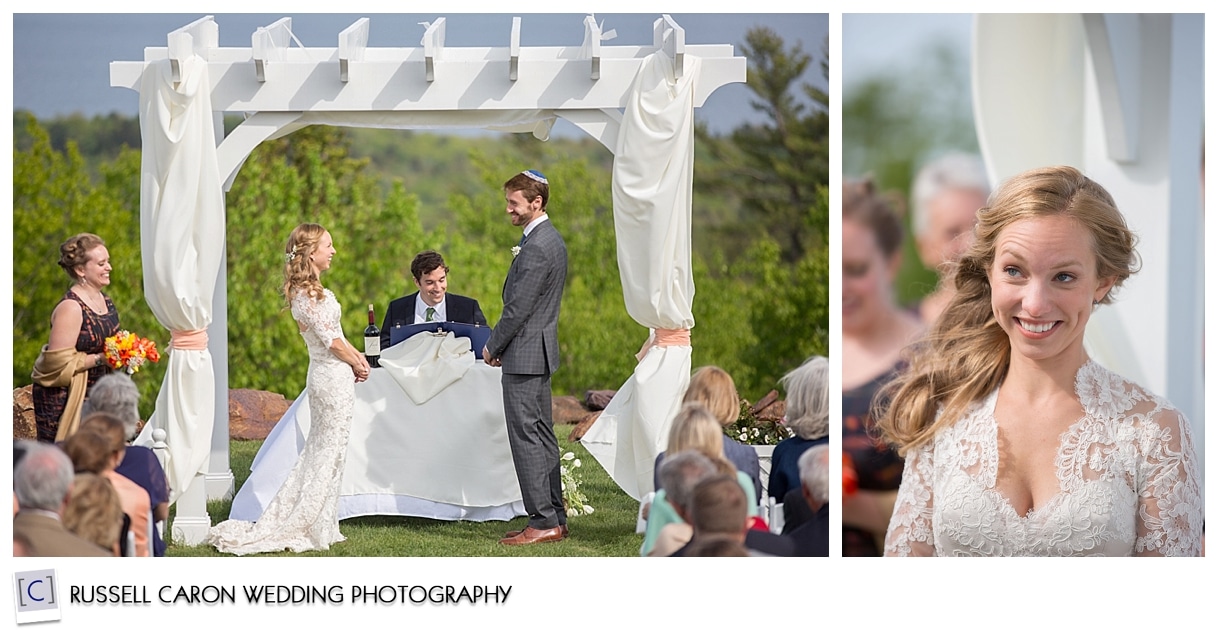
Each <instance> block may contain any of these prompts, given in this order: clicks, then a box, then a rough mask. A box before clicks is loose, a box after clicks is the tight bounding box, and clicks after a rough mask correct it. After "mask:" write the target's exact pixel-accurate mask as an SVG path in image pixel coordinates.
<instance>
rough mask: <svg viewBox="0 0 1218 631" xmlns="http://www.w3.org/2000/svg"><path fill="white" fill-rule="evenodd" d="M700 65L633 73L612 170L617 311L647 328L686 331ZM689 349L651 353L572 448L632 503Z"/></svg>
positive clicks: (684, 377)
mask: <svg viewBox="0 0 1218 631" xmlns="http://www.w3.org/2000/svg"><path fill="white" fill-rule="evenodd" d="M699 66H700V60H699V59H698V58H696V57H692V56H686V57H685V68H684V73H683V75H682V76H681V77H679V78H678V77H676V75H675V72H674V69H673V62H672V60H671V59H670V58H669V57H668V56H666V55H665V54H663V53H653V54H651V55H649V56H648V57H647V58H646V59H645V60H644V62H643V65H642V67H641V68H640V69H639V73H638V76H637V77H636V79H635V83H634V86H633V88H632V90H631V94H630V96H629V100H628V102H627V105H626V111H625V114H624V116H623V119H622V126H621V131H620V133H619V135H618V145H617V150H616V151H615V152H614V154H615V156H616V157H615V158H614V161H613V219H614V228H615V230H616V233H617V260H618V268H619V269H620V271H621V276H622V294H623V296H624V297H625V300H626V311H627V312H628V313H629V314H630V317H632V318H633V319H634V320H635V321H636V322H638V323H639V324H641V325H643V326H645V327H648V328H649V329H653V330H654V329H686V330H688V329H691V328H693V326H694V317H693V311H692V308H693V299H694V280H693V270H692V268H691V258H690V240H691V237H690V221H691V219H690V218H691V208H692V202H693V172H694V166H693V163H694V119H693V93H694V87H695V86H694V79H695V78H696V77H697V76H698V70H699ZM690 355H691V347H690V346H687V345H682V346H653V347H651V348H650V349H649V350H648V352H647V354H646V355H645V356H644V357H643V358H642V359H641V360H640V362H639V365H638V366H637V367H636V368H635V371H634V374H633V375H632V376H631V377H630V379H628V380H627V381H626V383H625V384H624V385H622V387H621V388H620V389H618V392H617V394H616V395H615V396H614V397H613V400H612V401H610V403H609V406H608V407H607V408H606V409H605V410H604V411H603V412H602V413H601V416H600V418H599V419H597V421H596V423H594V424H593V425H592V427H591V428H590V429H589V431H588V433H587V434H585V435H584V437H583V438H582V439H581V441H580V442H581V443H582V444H583V445H584V447H585V448H587V449H588V452H589V453H591V454H592V455H593V456H594V457H595V458H596V459H597V461H599V462H600V464H601V466H603V467H604V468H605V470H606V471H607V472H608V473H609V475H610V476H612V477H613V480H614V481H615V482H617V484H618V486H620V487H621V488H622V490H623V491H625V492H626V493H628V494H629V495H630V496H631V497H633V498H635V499H639V498H641V497H642V496H643V495H645V494H647V493H648V492H650V491H652V490H653V488H652V487H653V484H652V472H653V470H654V467H655V457H656V455H658V454H659V453H660V452H662V451H664V448H665V447H666V445H667V442H668V427H669V424H670V423H671V421H672V418H673V416H675V415H676V412H677V409H678V408H679V406H680V401H681V397H682V395H683V394H684V392H685V388H686V387H687V386H688V385H689V371H690Z"/></svg>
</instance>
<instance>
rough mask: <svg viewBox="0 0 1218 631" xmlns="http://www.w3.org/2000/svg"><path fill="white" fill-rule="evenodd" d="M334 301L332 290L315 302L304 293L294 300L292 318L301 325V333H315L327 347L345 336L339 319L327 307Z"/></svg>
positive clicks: (326, 291)
mask: <svg viewBox="0 0 1218 631" xmlns="http://www.w3.org/2000/svg"><path fill="white" fill-rule="evenodd" d="M333 301H334V296H333V294H331V293H330V290H329V289H327V290H325V294H324V296H323V297H322V299H321V300H313V299H312V298H310V297H309V296H308V295H306V294H305V293H304V292H301V293H298V294H296V295H295V296H294V297H293V298H292V317H293V318H296V321H297V322H299V323H300V326H301V331H313V334H314V335H316V336H317V338H318V339H319V340H321V341H322V342H323V343H325V345H326V346H329V345H331V344H332V343H333V342H334V340H336V339H338V338H340V337H342V336H343V331H342V328H341V327H340V323H339V319H338V318H335V317H333V316H332V312H333V310H332V309H328V308H327V306H329V304H330V303H331V302H333Z"/></svg>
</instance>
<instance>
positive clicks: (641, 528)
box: [634, 491, 656, 535]
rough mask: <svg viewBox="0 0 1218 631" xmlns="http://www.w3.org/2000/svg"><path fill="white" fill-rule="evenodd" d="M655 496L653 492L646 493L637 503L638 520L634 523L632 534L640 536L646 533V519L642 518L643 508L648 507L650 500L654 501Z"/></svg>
mask: <svg viewBox="0 0 1218 631" xmlns="http://www.w3.org/2000/svg"><path fill="white" fill-rule="evenodd" d="M655 496H656V492H655V491H648V492H647V495H644V496H643V499H642V500H640V501H639V515H638V518H637V519H636V520H635V522H634V532H635V533H637V534H640V535H641V534H643V533H645V532H647V519H646V518H645V517H643V508H644V507H645V506H648V505H650V504H651V500H653V499H655Z"/></svg>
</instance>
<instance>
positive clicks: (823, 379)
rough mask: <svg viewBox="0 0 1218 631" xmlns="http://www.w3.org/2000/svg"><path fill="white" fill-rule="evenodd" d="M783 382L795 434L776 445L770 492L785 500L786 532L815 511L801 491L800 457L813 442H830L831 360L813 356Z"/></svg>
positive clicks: (821, 443)
mask: <svg viewBox="0 0 1218 631" xmlns="http://www.w3.org/2000/svg"><path fill="white" fill-rule="evenodd" d="M781 383H782V385H783V387H784V388H786V390H787V398H786V404H787V412H786V425H787V428H788V429H790V430H791V431H793V432H795V435H794V436H792V437H791V438H787V439H785V440H783V441H782V442H780V443H778V444H777V445H775V446H774V454H773V456H771V458H770V483H769V495H770V497H773V498H774V499H775V500H777V501H779V502H782V505H783V513H784V517H783V532H784V533H786V532H789V531H790V530H792V529H794V528H797V527H798V526H799V525H800V524H802V523H804V522H806V521H807V520H809V519H811V517H812V514H813V511H812V509H811V508H809V507H808V504H807V502H805V501H804V498H803V493H802V492H801V491H800V482H799V457H800V456H801V455H803V453H804V452H805V451H807V450H808V449H809V448H810V447H812V446H814V445H827V444H828V443H829V359H828V358H827V357H822V356H819V355H817V356H814V357H810V358H808V360H807V361H805V362H804V363H803V365H801V366H800V367H798V368H796V369H795V370H792V371H791V372H789V373H787V374H786V375H784V376H783V377H782V379H781Z"/></svg>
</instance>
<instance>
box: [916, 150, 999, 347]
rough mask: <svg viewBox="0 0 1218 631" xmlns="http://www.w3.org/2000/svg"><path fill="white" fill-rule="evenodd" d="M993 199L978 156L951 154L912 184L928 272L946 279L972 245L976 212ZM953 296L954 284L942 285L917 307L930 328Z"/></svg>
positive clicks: (920, 251)
mask: <svg viewBox="0 0 1218 631" xmlns="http://www.w3.org/2000/svg"><path fill="white" fill-rule="evenodd" d="M989 196H990V183H989V179H988V178H987V177H986V173H985V165H984V164H982V162H981V158H980V157H979V156H976V155H970V154H964V153H949V154H947V155H944V156H942V157H940V158H937V159H935V160H933V161H931V162H929V163H927V164H926V165H925V166H923V167H922V169H921V170H919V171H918V175H917V177H915V178H914V183H913V195H912V197H913V231H914V240H915V243H917V246H918V258H920V259H922V264H923V265H925V266H926V267H927V269H932V270H935V271H936V272H937V273H938V274H939V276H940V278H943V277H945V274H944V272H945V271H946V267H945V266H947V265H949V264H951V263H953V262H955V260H956V259H957V258H959V257H960V254H961V253H962V252H964V250H965V248H967V247H968V246H969V244H971V243H972V242H973V226H974V225H975V224H976V223H977V209H978V208H981V207H982V206H985V200H986V199H987V198H988V197H989ZM953 293H955V289H954V288H953V287H952V285H951V283H943V282H940V283H939V285H938V286H937V287H936V288H935V291H934V292H933V293H931V294H930V295H928V296H926V297H925V298H923V299H922V301H921V303H919V304H918V307H917V310H918V313H919V315H920V316H921V317H922V321H923V322H925V323H926V325H927V326H930V325H931V324H933V323H934V321H935V319H936V318H938V317H939V313H941V312H942V311H943V308H944V307H946V306H947V303H948V301H949V300H951V297H952V294H953Z"/></svg>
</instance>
